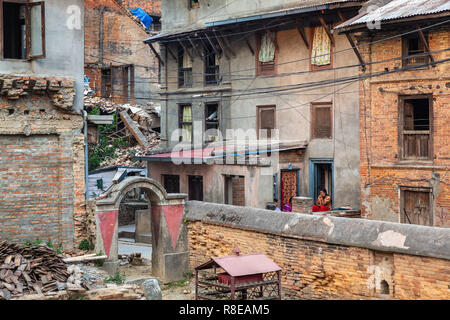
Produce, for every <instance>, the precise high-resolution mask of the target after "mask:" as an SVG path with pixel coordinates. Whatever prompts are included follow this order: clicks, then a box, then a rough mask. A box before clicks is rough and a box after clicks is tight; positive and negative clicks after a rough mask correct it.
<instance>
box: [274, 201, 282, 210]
mask: <svg viewBox="0 0 450 320" xmlns="http://www.w3.org/2000/svg"><path fill="white" fill-rule="evenodd" d="M273 204H274V206H275V211H281V210H280V208H278V199H273Z"/></svg>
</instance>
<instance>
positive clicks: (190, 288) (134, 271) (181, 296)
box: [119, 260, 195, 300]
mask: <svg viewBox="0 0 450 320" xmlns="http://www.w3.org/2000/svg"><path fill="white" fill-rule="evenodd" d="M119 270H120V271H119V272H120V274H121V275H122V276H124V277H125V281H127V280H134V279H139V278H146V277H152V265H151V262H150V261H148V260H144V265H142V266H133V265H131V264H127V265H123V266H120V269H119ZM161 291H162V296H163V300H194V299H195V281H194V279H193V278H190V279H185V280H183V281H178V282H174V283H169V284H163V285H162V286H161Z"/></svg>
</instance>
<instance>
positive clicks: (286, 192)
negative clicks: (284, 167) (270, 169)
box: [280, 170, 299, 207]
mask: <svg viewBox="0 0 450 320" xmlns="http://www.w3.org/2000/svg"><path fill="white" fill-rule="evenodd" d="M297 182H298V171H297V170H288V171H281V199H280V200H281V207H283V206H284V204H285V203H287V202H289V198H291V197H295V196H297V195H298V194H299V193H298V190H297Z"/></svg>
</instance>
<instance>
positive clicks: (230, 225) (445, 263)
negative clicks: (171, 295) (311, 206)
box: [185, 201, 450, 300]
mask: <svg viewBox="0 0 450 320" xmlns="http://www.w3.org/2000/svg"><path fill="white" fill-rule="evenodd" d="M185 208H186V209H185V219H186V220H187V225H188V234H189V236H188V239H189V250H190V265H191V269H193V268H195V267H197V266H199V265H200V264H202V263H205V262H207V261H208V260H209V259H210V258H211V257H218V256H225V255H230V254H232V252H233V249H234V248H236V247H239V248H240V251H241V254H250V253H259V252H260V253H264V254H266V255H267V256H268V257H269V258H270V259H272V260H273V261H274V262H275V263H276V264H278V265H279V266H280V267H281V268H282V293H283V299H321V300H323V299H450V291H449V288H448V284H449V283H450V262H449V260H450V255H449V252H450V230H448V229H445V228H430V227H423V226H413V225H403V224H398V223H388V222H379V221H371V220H361V219H346V218H336V217H318V216H313V215H307V214H299V213H285V212H283V213H278V212H273V211H268V210H261V209H252V208H238V207H233V206H226V205H219V204H211V203H202V202H198V201H189V202H187V203H186V206H185Z"/></svg>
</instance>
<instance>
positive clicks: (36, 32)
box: [26, 1, 45, 59]
mask: <svg viewBox="0 0 450 320" xmlns="http://www.w3.org/2000/svg"><path fill="white" fill-rule="evenodd" d="M26 29H27V32H26V33H27V35H26V36H27V41H26V42H27V57H28V59H38V58H45V3H44V2H43V1H40V2H33V3H28V4H27V13H26Z"/></svg>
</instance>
